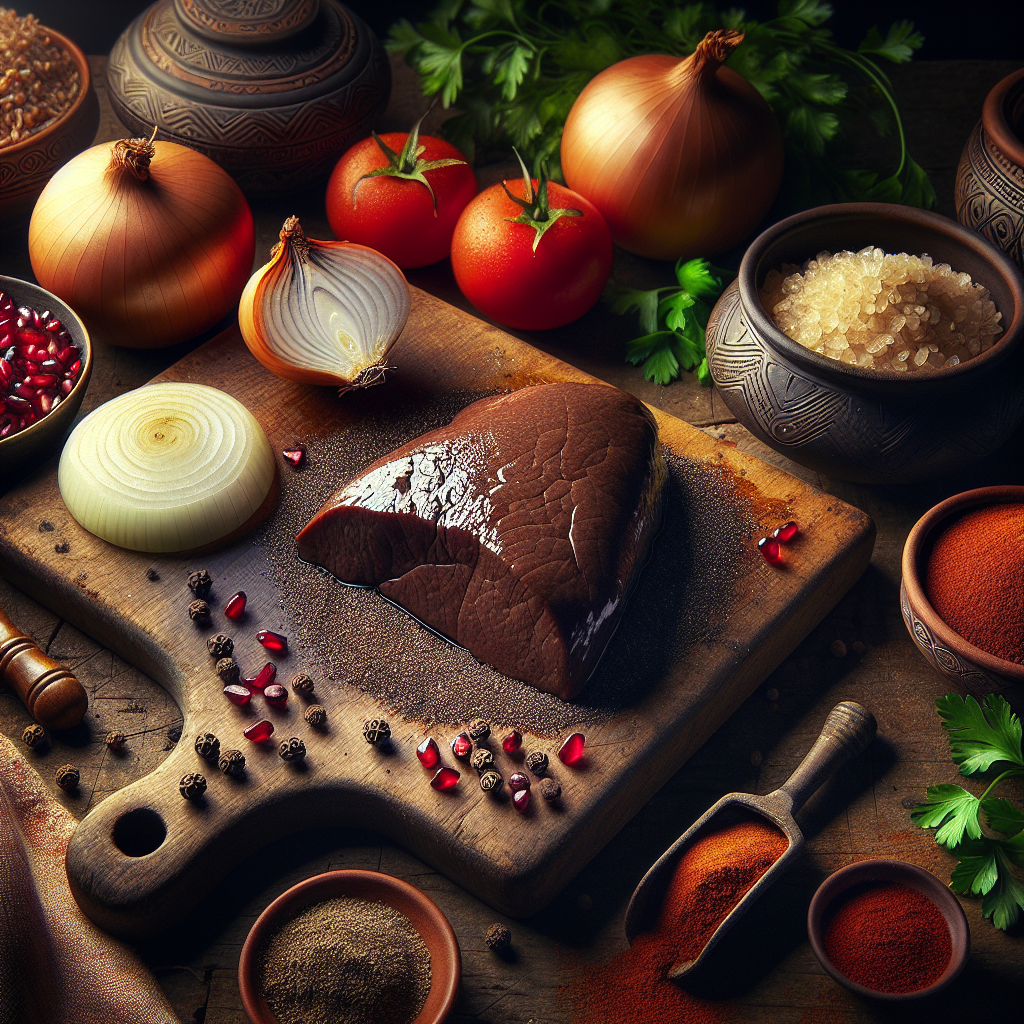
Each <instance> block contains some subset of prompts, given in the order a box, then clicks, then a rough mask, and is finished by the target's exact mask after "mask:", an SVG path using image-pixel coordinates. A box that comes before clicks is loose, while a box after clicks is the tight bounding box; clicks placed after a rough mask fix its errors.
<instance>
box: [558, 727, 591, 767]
mask: <svg viewBox="0 0 1024 1024" xmlns="http://www.w3.org/2000/svg"><path fill="white" fill-rule="evenodd" d="M586 744H587V741H586V739H585V737H584V736H583V734H582V733H579V732H574V733H573V734H572V735H571V736H570V737H569V738H568V739H567V740H566V741H565V742H564V743H563V744H562V745H561V746H560V747H559V748H558V760H559V761H561V762H562V764H569V765H572V764H579V762H580V761H582V760H583V751H584V748H585V747H586Z"/></svg>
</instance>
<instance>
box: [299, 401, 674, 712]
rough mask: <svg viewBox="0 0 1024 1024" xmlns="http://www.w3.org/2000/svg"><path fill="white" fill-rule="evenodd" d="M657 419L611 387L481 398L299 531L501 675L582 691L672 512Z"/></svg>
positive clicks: (323, 559)
mask: <svg viewBox="0 0 1024 1024" xmlns="http://www.w3.org/2000/svg"><path fill="white" fill-rule="evenodd" d="M666 477H667V470H666V467H665V461H664V457H663V456H662V454H661V449H660V445H659V444H658V431H657V426H656V425H655V422H654V418H653V417H652V416H651V414H650V413H649V412H648V411H647V410H646V409H645V408H644V406H643V405H642V404H641V403H640V402H639V401H637V399H635V398H633V397H632V396H631V395H627V394H625V393H624V392H622V391H619V390H617V389H615V388H612V387H608V386H605V385H602V384H545V385H540V386H538V387H531V388H524V389H523V390H521V391H516V392H513V393H512V394H508V395H499V396H497V397H495V398H485V399H483V400H481V401H479V402H474V403H473V404H472V405H470V406H468V407H467V408H465V409H463V411H462V412H461V413H459V415H458V416H456V417H455V419H454V420H452V422H451V423H450V424H449V425H448V426H447V427H442V428H441V429H439V430H434V431H431V432H430V433H428V434H424V435H423V436H421V437H418V438H416V439H415V440H414V441H411V442H410V443H409V444H407V445H405V446H404V447H402V448H399V449H398V450H397V451H395V452H393V453H392V454H391V455H388V456H386V457H385V458H383V459H380V460H378V461H377V462H375V463H373V465H371V466H369V467H368V468H367V469H365V470H364V471H363V472H362V473H360V474H359V475H358V476H356V477H355V478H354V479H352V480H351V481H350V482H349V483H347V484H346V485H345V486H344V487H343V488H342V489H341V490H340V491H338V492H337V493H336V494H335V495H334V496H333V497H332V498H331V499H330V500H329V501H328V502H327V504H326V505H324V507H323V508H322V509H321V510H320V511H319V512H318V513H317V514H316V516H314V517H313V519H312V520H311V521H310V522H309V523H308V524H307V526H306V527H305V528H304V529H303V530H302V532H301V533H300V534H299V536H298V546H299V554H300V556H301V557H302V558H303V559H305V560H306V561H308V562H312V563H314V564H315V565H319V566H322V567H323V568H325V569H326V570H327V571H328V572H330V573H331V574H332V575H334V576H335V577H337V579H339V580H341V581H343V582H344V583H354V584H361V585H365V586H374V587H377V588H378V589H379V590H380V592H381V594H383V595H384V596H385V597H386V598H388V599H389V600H391V601H394V602H395V603H396V604H398V605H400V606H401V607H402V608H404V609H405V610H406V611H408V612H410V613H411V614H412V615H414V616H416V618H417V619H419V620H420V621H421V622H423V623H425V624H426V625H428V626H430V627H431V628H433V629H435V630H437V631H438V632H439V633H441V634H442V635H444V636H446V637H448V638H449V639H450V640H453V641H455V643H457V644H461V645H462V646H463V647H465V648H466V649H467V650H469V651H470V652H471V653H472V654H473V655H475V656H476V657H477V658H478V659H479V660H480V661H483V662H486V663H487V664H489V665H493V666H494V667H495V668H496V669H498V670H499V671H500V672H503V673H505V674H506V675H508V676H512V677H514V678H517V679H522V680H524V681H525V682H527V683H530V684H532V685H533V686H536V687H537V688H538V689H541V690H547V691H549V692H551V693H555V694H557V695H558V696H560V697H563V698H566V699H568V698H571V697H573V696H575V695H576V694H577V693H578V692H579V691H580V689H581V688H582V686H583V684H584V683H585V682H586V681H587V679H588V678H589V676H590V674H591V672H592V671H593V670H594V667H595V666H596V665H597V662H598V660H599V659H600V657H601V654H602V652H603V651H604V648H605V646H606V645H607V643H608V641H609V640H610V639H611V636H612V634H613V633H614V631H615V627H616V625H617V624H618V621H619V618H620V617H621V615H622V611H623V608H624V606H625V603H626V599H627V598H628V596H629V593H630V591H631V589H632V587H633V585H634V584H635V583H636V580H637V577H638V576H639V574H640V571H641V569H642V568H643V564H644V561H645V560H646V558H647V553H648V549H649V547H650V543H651V540H652V539H653V537H654V535H655V533H656V532H657V531H658V528H659V527H660V525H661V504H662V493H663V490H664V483H665V479H666Z"/></svg>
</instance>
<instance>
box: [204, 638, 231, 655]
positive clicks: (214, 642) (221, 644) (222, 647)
mask: <svg viewBox="0 0 1024 1024" xmlns="http://www.w3.org/2000/svg"><path fill="white" fill-rule="evenodd" d="M206 649H207V650H208V651H209V652H210V656H211V657H213V658H230V657H231V655H232V654H234V651H235V641H234V640H232V639H231V637H229V636H228V635H227V633H218V634H217V635H216V636H211V637H210V639H209V640H207V641H206Z"/></svg>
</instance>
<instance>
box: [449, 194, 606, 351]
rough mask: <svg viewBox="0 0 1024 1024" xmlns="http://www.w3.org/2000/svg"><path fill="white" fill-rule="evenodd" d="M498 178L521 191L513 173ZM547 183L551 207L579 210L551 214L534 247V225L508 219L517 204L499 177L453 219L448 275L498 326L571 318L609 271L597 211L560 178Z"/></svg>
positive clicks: (535, 325)
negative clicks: (558, 181) (504, 178)
mask: <svg viewBox="0 0 1024 1024" xmlns="http://www.w3.org/2000/svg"><path fill="white" fill-rule="evenodd" d="M506 185H507V186H508V189H509V191H510V192H511V193H512V194H513V195H514V196H518V197H519V198H523V197H524V196H525V193H526V188H525V183H524V182H523V181H522V180H521V179H520V180H514V181H508V182H506ZM547 188H548V205H549V206H550V208H551V210H552V211H554V210H556V209H559V208H564V209H575V210H580V211H581V212H582V213H583V216H582V217H568V216H562V217H558V218H557V219H556V220H555V222H554V223H553V224H552V225H551V226H550V227H549V228H547V230H546V231H545V232H544V234H543V235H542V237H541V238H540V240H539V242H538V244H537V250H536V252H534V249H533V243H534V239H536V238H537V232H536V230H535V229H534V228H533V227H531V226H530V225H529V224H513V223H512V222H511V220H510V219H509V218H515V217H518V216H520V215H521V214H523V212H524V211H523V209H522V207H520V206H518V205H516V203H514V202H513V201H512V200H511V199H509V197H508V196H507V195H505V192H504V190H503V189H502V187H501V185H500V183H499V184H497V185H492V186H491V187H490V188H488V189H485V190H484V191H483V192H481V193H480V195H478V196H477V197H476V199H474V200H473V201H472V202H471V203H470V204H469V205H468V206H467V207H466V209H465V210H464V211H463V213H462V216H461V217H460V218H459V223H458V224H457V225H456V226H455V235H454V237H453V238H452V270H454V271H455V280H456V281H457V282H458V285H459V287H460V288H461V289H462V293H463V295H465V296H466V298H467V299H469V301H470V302H472V303H473V305H474V306H476V308H477V309H479V310H480V311H481V312H482V313H483V314H484V315H485V316H488V317H490V318H491V319H492V320H496V321H497V322H498V323H500V324H504V325H505V326H506V327H518V328H520V329H522V330H527V331H538V330H546V329H547V328H549V327H561V326H562V324H567V323H569V321H570V320H575V319H576V318H577V317H580V316H582V315H583V314H584V313H586V311H587V310H588V309H590V307H591V306H593V305H594V303H595V302H597V300H598V298H599V296H600V295H601V290H602V289H603V288H604V286H605V282H606V281H607V280H608V275H609V274H610V273H611V269H612V236H611V232H610V231H609V230H608V225H607V224H605V222H604V218H603V217H602V216H601V214H600V213H598V211H597V209H596V208H595V207H594V206H593V205H592V204H591V203H589V202H587V200H586V199H584V198H583V196H581V195H577V193H575V192H572V191H570V190H569V189H567V188H563V187H562V186H561V185H555V184H553V183H551V182H548V186H547ZM533 189H534V192H536V189H537V182H536V181H534V182H533Z"/></svg>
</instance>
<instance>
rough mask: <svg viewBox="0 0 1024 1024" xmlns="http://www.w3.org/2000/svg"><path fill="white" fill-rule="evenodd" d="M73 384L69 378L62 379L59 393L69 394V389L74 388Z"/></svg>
mask: <svg viewBox="0 0 1024 1024" xmlns="http://www.w3.org/2000/svg"><path fill="white" fill-rule="evenodd" d="M74 386H75V385H74V383H73V382H72V381H70V380H66V381H63V382H62V383H61V386H60V393H61V394H62V395H70V394H71V390H72V388H74Z"/></svg>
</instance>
